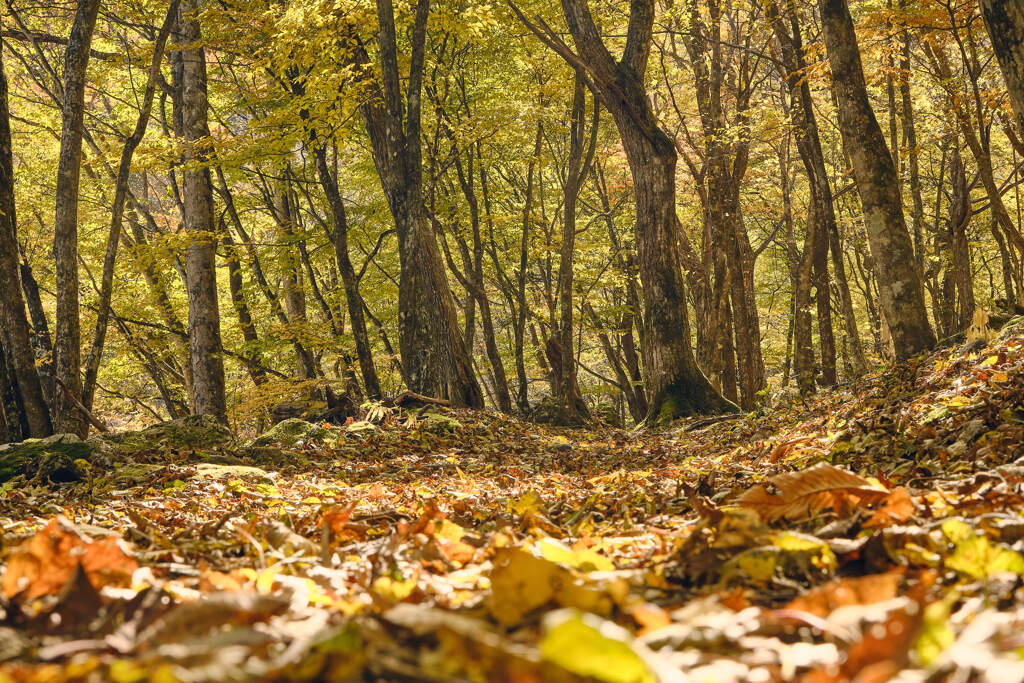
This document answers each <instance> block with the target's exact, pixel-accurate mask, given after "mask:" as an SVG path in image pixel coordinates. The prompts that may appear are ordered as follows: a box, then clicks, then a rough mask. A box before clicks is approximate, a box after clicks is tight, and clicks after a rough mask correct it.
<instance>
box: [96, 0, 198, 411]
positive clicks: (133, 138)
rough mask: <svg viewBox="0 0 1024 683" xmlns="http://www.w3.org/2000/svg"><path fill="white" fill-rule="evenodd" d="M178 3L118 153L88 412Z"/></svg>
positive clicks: (172, 5) (164, 28)
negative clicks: (138, 156)
mask: <svg viewBox="0 0 1024 683" xmlns="http://www.w3.org/2000/svg"><path fill="white" fill-rule="evenodd" d="M178 1H179V0H171V3H170V6H169V7H168V8H167V14H166V15H165V16H164V22H163V24H162V25H161V26H160V31H159V32H158V33H157V37H156V41H155V43H154V45H153V59H152V62H151V65H150V67H149V76H148V79H147V81H146V90H145V92H144V93H143V96H142V106H141V108H140V109H139V115H138V117H137V118H136V120H135V128H134V129H133V130H132V132H131V134H130V135H129V136H128V139H127V140H125V143H124V147H123V148H122V150H121V161H120V163H119V164H118V168H117V180H116V181H115V183H114V202H113V206H112V207H111V209H110V229H109V231H108V233H107V249H106V253H105V254H104V256H103V272H102V274H101V275H100V298H99V303H98V304H97V309H98V310H97V312H96V327H95V328H94V329H93V335H92V345H91V346H90V347H89V355H88V356H87V357H86V361H85V380H84V382H83V386H82V405H83V406H85V408H86V409H87V410H92V401H93V397H94V395H95V393H96V380H97V379H98V376H99V371H100V361H101V360H102V358H103V344H104V341H105V340H106V336H107V326H108V324H109V322H110V299H111V296H112V295H113V292H114V265H115V262H116V260H117V251H118V247H119V246H120V243H121V231H122V229H123V226H122V225H121V220H122V218H123V217H124V204H125V200H126V199H127V197H128V177H129V174H130V173H131V166H132V157H133V156H134V155H135V149H136V148H137V147H138V146H139V143H140V142H142V137H143V136H144V135H145V134H146V127H147V126H148V124H149V115H150V113H151V112H152V109H153V97H154V95H155V93H156V84H157V79H158V77H159V76H160V64H161V62H162V61H163V54H164V47H165V46H166V44H167V38H168V37H169V36H170V34H171V29H172V28H173V26H174V22H175V21H176V20H177V15H178Z"/></svg>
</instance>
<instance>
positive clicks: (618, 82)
mask: <svg viewBox="0 0 1024 683" xmlns="http://www.w3.org/2000/svg"><path fill="white" fill-rule="evenodd" d="M562 11H563V13H564V15H565V19H566V23H567V24H568V27H569V31H570V33H571V34H572V36H573V41H574V42H575V44H576V49H577V50H578V51H579V55H577V54H575V53H573V52H572V51H571V50H570V49H569V47H568V46H567V45H565V43H563V42H562V41H561V39H560V38H559V37H558V36H557V34H555V33H554V31H551V30H539V29H537V28H536V27H533V25H532V24H530V23H529V20H527V19H526V17H525V16H523V15H522V14H520V15H519V16H520V19H521V20H524V21H525V22H526V23H528V24H529V25H530V26H531V28H533V30H534V32H535V33H537V34H538V35H539V36H540V37H541V38H542V39H543V40H544V41H545V42H546V43H547V45H548V46H549V47H551V48H552V49H554V50H556V51H557V52H558V53H559V55H561V56H562V57H563V58H564V59H566V60H567V61H568V62H569V63H570V65H571V66H573V67H580V68H582V69H584V71H585V72H586V73H587V75H588V76H589V77H590V79H591V81H592V83H593V86H594V89H595V90H596V94H597V96H598V97H599V99H600V100H601V101H602V103H603V104H604V106H605V108H606V109H607V110H608V111H609V112H610V113H611V115H612V118H613V119H614V120H615V125H616V127H617V128H618V130H619V136H620V138H621V139H622V144H623V149H624V151H625V153H626V159H627V161H628V163H629V167H630V170H631V172H632V175H633V195H634V200H635V204H636V236H637V251H638V255H639V268H640V281H641V283H642V285H643V290H644V291H643V298H644V315H643V328H644V334H643V340H642V347H643V358H644V368H645V370H646V371H647V382H648V395H649V396H650V397H651V402H650V410H649V412H648V417H647V421H648V423H650V424H659V423H665V422H669V421H671V420H673V419H675V418H677V417H683V416H688V415H693V414H696V413H704V414H715V413H726V412H732V411H735V410H736V406H735V405H734V404H733V403H732V402H731V401H728V400H726V399H724V398H723V397H722V395H721V394H719V393H718V391H716V390H715V388H714V387H713V386H712V385H711V383H710V382H709V381H708V379H707V377H705V376H704V373H702V372H701V370H700V368H699V367H697V363H696V361H695V360H694V357H693V349H692V347H691V343H690V325H689V321H688V319H687V315H686V296H685V284H684V281H683V276H682V270H681V267H680V265H681V260H680V257H679V253H678V233H679V232H680V231H681V229H682V226H680V225H679V218H678V217H677V216H676V206H675V192H676V183H675V170H676V158H677V157H676V149H675V146H674V144H673V142H672V139H671V138H670V137H669V136H668V135H666V134H665V131H663V130H662V129H661V128H660V126H659V124H658V121H657V118H656V116H655V115H654V111H653V108H652V106H651V101H650V99H649V98H648V96H647V92H646V90H645V87H644V81H643V76H644V74H645V72H646V71H647V61H648V57H649V54H650V46H651V33H652V29H653V24H654V0H633V1H632V2H631V4H630V12H629V27H628V30H627V36H626V43H625V47H624V49H623V53H622V57H621V58H620V59H619V60H616V59H615V58H614V57H612V55H611V53H610V52H609V51H608V48H607V47H606V46H605V44H604V41H603V39H602V37H601V32H600V30H599V29H598V28H597V25H596V24H595V23H594V20H593V17H592V16H591V14H590V9H589V7H588V6H587V2H586V0H562Z"/></svg>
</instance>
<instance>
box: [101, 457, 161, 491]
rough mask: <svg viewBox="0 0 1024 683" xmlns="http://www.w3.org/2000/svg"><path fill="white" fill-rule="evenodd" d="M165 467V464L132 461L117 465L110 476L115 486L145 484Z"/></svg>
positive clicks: (127, 486) (126, 486)
mask: <svg viewBox="0 0 1024 683" xmlns="http://www.w3.org/2000/svg"><path fill="white" fill-rule="evenodd" d="M163 469H164V466H163V465H150V464H147V463H141V462H132V463H128V464H127V465H121V466H120V467H117V468H116V469H115V470H114V473H113V474H112V475H111V476H110V479H111V481H112V482H113V483H114V485H115V486H121V487H125V488H129V487H132V486H139V485H140V484H145V483H146V482H148V481H149V480H150V479H152V478H153V477H154V476H155V475H156V473H157V472H160V471H162V470H163Z"/></svg>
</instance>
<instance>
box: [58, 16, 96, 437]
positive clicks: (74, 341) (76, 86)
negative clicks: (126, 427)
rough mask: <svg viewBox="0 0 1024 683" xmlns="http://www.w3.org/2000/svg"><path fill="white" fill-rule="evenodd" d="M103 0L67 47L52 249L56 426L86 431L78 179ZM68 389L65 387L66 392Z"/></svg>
mask: <svg viewBox="0 0 1024 683" xmlns="http://www.w3.org/2000/svg"><path fill="white" fill-rule="evenodd" d="M99 7H100V3H99V0H79V1H78V3H77V8H76V10H75V19H74V22H73V23H72V25H71V33H70V34H69V36H68V45H67V50H66V51H65V53H64V83H63V89H64V101H63V107H62V112H61V114H62V126H61V140H60V156H59V158H58V161H57V187H56V191H55V194H56V198H57V201H56V209H55V215H54V226H53V252H54V258H55V260H56V263H57V268H56V270H57V329H56V339H55V342H54V363H53V364H54V373H55V376H56V379H57V381H58V383H63V384H64V385H65V387H66V389H65V390H64V391H54V405H53V408H54V411H53V412H54V428H55V429H56V430H57V431H58V432H68V433H72V434H77V435H79V436H82V437H84V436H85V434H86V430H87V429H88V426H87V423H86V421H85V418H84V416H83V415H82V413H81V412H80V411H79V409H78V408H77V407H76V406H75V404H74V402H75V401H81V398H82V376H81V374H79V373H80V371H81V367H80V366H81V354H82V352H81V348H80V347H81V336H82V331H81V322H80V320H79V318H78V181H79V176H80V174H81V169H82V129H83V127H84V125H85V123H84V122H85V70H86V67H87V66H88V65H89V47H90V45H91V44H92V33H93V29H94V28H95V26H96V15H97V13H98V12H99ZM65 392H66V393H65Z"/></svg>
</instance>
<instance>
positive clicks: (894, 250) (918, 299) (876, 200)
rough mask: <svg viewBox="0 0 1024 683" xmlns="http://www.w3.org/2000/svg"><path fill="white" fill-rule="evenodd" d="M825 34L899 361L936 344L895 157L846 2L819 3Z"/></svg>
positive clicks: (825, 0)
mask: <svg viewBox="0 0 1024 683" xmlns="http://www.w3.org/2000/svg"><path fill="white" fill-rule="evenodd" d="M819 7H820V10H821V19H822V32H823V35H824V38H825V46H826V50H827V52H828V58H829V63H830V64H831V66H832V84H833V85H832V87H833V91H834V92H835V94H836V99H837V100H838V104H839V125H840V132H841V134H842V137H843V140H844V143H845V145H846V148H847V150H848V151H849V154H850V158H851V161H852V164H853V172H854V178H855V179H856V181H857V190H858V192H859V194H860V198H861V205H862V209H863V212H864V224H865V227H866V228H867V233H868V241H869V244H870V246H871V256H872V261H873V262H874V264H875V266H876V270H875V273H876V276H877V279H878V289H879V295H880V297H879V298H880V301H879V303H880V306H881V309H882V314H883V316H884V317H885V321H886V322H887V323H888V326H889V330H890V332H891V334H892V339H893V346H894V348H895V351H896V355H897V357H899V358H907V357H910V356H912V355H914V354H916V353H918V352H920V351H922V350H924V349H926V348H928V347H930V346H932V345H933V344H934V343H935V334H934V333H933V332H932V329H931V326H930V325H929V323H928V314H927V310H926V309H925V303H924V291H923V289H922V286H921V280H920V278H919V277H918V274H917V270H916V269H915V268H914V248H913V243H912V242H911V239H910V234H909V232H908V231H907V225H906V221H905V219H904V217H903V204H902V199H901V198H900V194H899V182H898V180H899V179H898V178H897V176H896V168H895V166H894V164H893V160H892V156H891V155H890V153H889V149H888V147H887V146H886V143H885V138H884V137H883V136H882V130H881V128H880V127H879V125H878V120H877V119H876V118H875V113H874V111H873V110H872V109H871V104H870V102H869V100H868V95H867V88H866V85H865V82H864V70H863V68H862V66H861V60H860V52H859V48H858V45H857V36H856V34H855V33H854V28H853V18H852V17H851V16H850V10H849V7H848V6H847V4H846V0H819Z"/></svg>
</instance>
